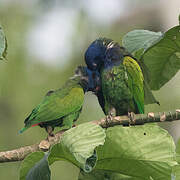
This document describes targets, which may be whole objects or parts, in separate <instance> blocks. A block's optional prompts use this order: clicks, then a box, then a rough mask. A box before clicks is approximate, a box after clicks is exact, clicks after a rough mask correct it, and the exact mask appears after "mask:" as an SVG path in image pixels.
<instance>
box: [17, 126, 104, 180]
mask: <svg viewBox="0 0 180 180" xmlns="http://www.w3.org/2000/svg"><path fill="white" fill-rule="evenodd" d="M104 141H105V132H104V130H103V129H102V128H101V127H100V126H98V125H95V124H92V123H84V124H81V125H79V126H78V127H75V128H71V129H70V130H68V131H66V132H65V133H64V134H63V137H62V139H61V141H60V143H58V144H56V145H54V146H53V147H52V149H51V150H50V152H49V153H48V154H44V153H42V152H37V153H32V154H31V155H29V156H27V157H26V158H25V160H24V161H23V163H22V166H21V171H20V179H21V180H23V179H27V180H30V179H33V177H34V178H36V179H37V180H41V179H43V178H45V177H46V178H47V179H48V178H50V174H51V173H50V170H49V165H51V164H52V163H54V162H55V161H64V160H66V161H69V162H71V163H73V164H75V165H76V166H77V167H79V168H82V169H83V170H84V171H86V172H89V171H91V170H92V168H93V167H94V166H95V163H96V160H97V158H96V153H95V148H96V147H97V146H99V145H103V144H104ZM43 172H46V174H44V173H43ZM43 180H44V179H43Z"/></svg>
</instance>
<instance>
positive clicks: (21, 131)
mask: <svg viewBox="0 0 180 180" xmlns="http://www.w3.org/2000/svg"><path fill="white" fill-rule="evenodd" d="M28 128H29V127H23V128H22V129H21V130H20V131H19V134H22V133H23V132H24V131H25V130H26V129H28Z"/></svg>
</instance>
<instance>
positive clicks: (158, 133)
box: [95, 124, 177, 180]
mask: <svg viewBox="0 0 180 180" xmlns="http://www.w3.org/2000/svg"><path fill="white" fill-rule="evenodd" d="M97 155H98V161H97V163H96V166H95V169H97V170H108V171H113V172H117V173H121V174H124V175H128V176H132V177H136V178H143V179H149V178H150V177H151V179H152V178H153V179H158V180H164V179H170V177H171V172H172V166H174V165H176V164H177V162H176V157H175V145H174V142H173V139H172V137H171V136H170V135H169V134H168V132H167V131H165V130H164V129H162V128H160V127H159V126H157V125H154V124H149V125H143V126H133V127H121V126H116V127H113V128H108V129H107V132H106V142H105V144H104V146H100V147H98V148H97Z"/></svg>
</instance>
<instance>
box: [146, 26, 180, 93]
mask: <svg viewBox="0 0 180 180" xmlns="http://www.w3.org/2000/svg"><path fill="white" fill-rule="evenodd" d="M143 61H144V64H145V65H146V66H147V67H148V69H149V74H150V83H149V85H150V87H151V89H153V90H158V89H159V88H161V87H162V86H163V85H164V84H165V83H166V82H168V81H169V80H170V79H171V78H172V77H173V76H174V75H175V74H176V73H177V72H178V71H179V69H180V26H176V27H174V28H172V29H170V30H168V31H167V32H166V33H165V34H164V36H163V38H162V39H161V40H160V41H159V42H158V43H157V44H155V45H154V46H152V47H151V48H149V49H148V50H147V51H146V52H145V53H144V55H143Z"/></svg>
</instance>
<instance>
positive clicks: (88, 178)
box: [78, 170, 145, 180]
mask: <svg viewBox="0 0 180 180" xmlns="http://www.w3.org/2000/svg"><path fill="white" fill-rule="evenodd" d="M78 180H145V179H144V178H143V179H141V178H135V177H130V176H126V175H122V174H119V173H114V172H111V171H102V170H93V171H92V172H90V173H86V172H84V171H80V173H79V177H78Z"/></svg>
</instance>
